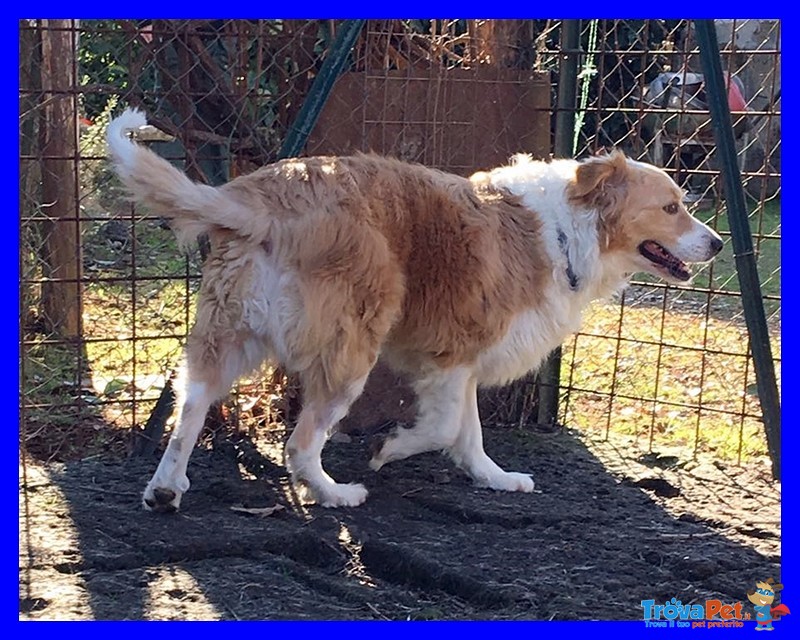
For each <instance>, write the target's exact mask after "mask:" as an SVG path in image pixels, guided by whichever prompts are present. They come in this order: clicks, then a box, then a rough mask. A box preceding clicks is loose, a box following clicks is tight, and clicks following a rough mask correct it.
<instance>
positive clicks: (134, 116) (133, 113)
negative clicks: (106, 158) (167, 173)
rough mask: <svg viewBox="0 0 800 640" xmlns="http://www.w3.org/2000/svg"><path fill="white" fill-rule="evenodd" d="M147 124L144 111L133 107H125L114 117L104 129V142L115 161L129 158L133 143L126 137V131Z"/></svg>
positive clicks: (124, 161) (124, 160)
mask: <svg viewBox="0 0 800 640" xmlns="http://www.w3.org/2000/svg"><path fill="white" fill-rule="evenodd" d="M146 124H147V118H146V117H145V115H144V112H142V111H139V110H138V109H134V108H130V107H129V108H127V109H125V111H123V112H122V113H121V114H120V115H119V116H117V117H116V118H114V119H113V120H112V121H111V122H110V123H109V125H108V129H107V130H106V142H107V143H108V147H109V149H110V150H111V155H112V156H113V157H114V159H115V160H116V161H117V162H122V163H123V164H124V163H126V161H128V160H130V159H131V156H132V154H131V151H132V150H133V148H134V143H133V142H132V141H131V140H130V139H129V138H128V137H127V135H126V133H127V132H128V131H131V130H133V129H139V128H140V127H144V126H145V125H146Z"/></svg>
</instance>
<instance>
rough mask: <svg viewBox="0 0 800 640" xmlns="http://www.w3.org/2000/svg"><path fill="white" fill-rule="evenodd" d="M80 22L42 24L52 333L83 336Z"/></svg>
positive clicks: (45, 310)
mask: <svg viewBox="0 0 800 640" xmlns="http://www.w3.org/2000/svg"><path fill="white" fill-rule="evenodd" d="M75 28H76V24H75V21H74V20H42V21H41V36H42V40H41V41H42V67H41V73H42V84H41V87H42V103H43V107H42V115H41V121H40V125H39V136H40V138H39V140H40V149H41V157H42V205H41V206H42V214H43V215H44V216H45V218H46V220H45V221H44V222H43V224H42V235H43V240H44V243H43V247H42V252H43V255H42V258H43V262H44V277H45V281H44V284H43V286H42V316H43V319H44V321H45V323H46V326H47V329H48V330H49V331H52V332H54V333H58V334H60V335H62V336H64V337H68V338H77V337H78V336H79V335H80V328H81V288H80V283H79V279H80V276H81V247H80V226H79V223H78V193H77V179H76V171H77V170H78V166H77V156H78V149H77V145H78V137H77V129H76V127H77V119H78V114H77V112H76V103H75V94H74V90H75V76H74V71H75V55H76V51H75V41H74V37H75V31H74V29H75Z"/></svg>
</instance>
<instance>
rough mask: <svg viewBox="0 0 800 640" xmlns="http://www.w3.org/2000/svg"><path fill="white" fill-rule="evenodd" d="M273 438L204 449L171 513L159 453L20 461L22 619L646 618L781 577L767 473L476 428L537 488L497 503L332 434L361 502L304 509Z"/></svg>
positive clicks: (559, 436) (561, 435)
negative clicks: (157, 497) (163, 505)
mask: <svg viewBox="0 0 800 640" xmlns="http://www.w3.org/2000/svg"><path fill="white" fill-rule="evenodd" d="M281 437H282V436H279V435H278V434H275V436H274V437H273V438H272V440H273V443H270V442H269V440H270V439H269V438H262V439H261V440H260V441H258V442H257V443H255V444H254V443H253V441H251V440H248V439H246V438H242V439H240V440H238V441H236V442H232V441H230V440H226V441H218V442H216V443H215V445H214V446H212V447H210V448H207V449H198V450H197V451H196V452H195V455H194V456H193V458H192V461H191V463H190V467H189V476H190V479H191V481H192V489H191V490H190V492H189V493H188V494H187V495H186V496H185V497H184V500H183V505H182V511H181V512H180V513H178V514H174V515H155V514H150V513H146V512H144V511H142V510H141V507H140V492H141V490H142V489H143V487H144V485H145V484H146V482H147V480H148V478H149V476H150V474H152V472H153V470H154V469H155V465H156V463H157V459H156V458H147V459H142V458H139V459H127V460H123V459H120V460H111V459H99V458H93V459H86V460H82V461H79V462H73V463H67V464H63V463H59V464H49V465H44V464H41V463H37V462H35V461H33V460H31V459H26V460H25V466H24V469H23V467H22V465H21V468H20V564H19V567H20V601H19V605H20V618H21V619H128V620H131V619H136V620H138V619H181V620H183V619H202V620H206V619H403V620H405V619H536V620H542V619H544V620H549V619H558V620H571V619H603V620H608V619H615V620H636V619H638V620H641V619H642V608H641V606H640V601H641V600H644V599H655V600H656V601H657V602H663V601H665V600H668V599H671V598H673V597H675V598H678V599H680V600H681V601H682V602H683V603H689V602H693V603H694V602H703V601H704V600H705V599H707V598H712V597H716V598H720V599H722V600H723V601H726V602H738V601H743V600H744V601H745V602H746V596H745V592H746V591H747V589H749V588H751V587H752V586H753V584H754V582H755V580H763V579H765V578H766V577H769V576H773V577H775V579H776V580H779V578H780V488H779V486H776V485H775V484H772V483H771V482H770V481H769V474H768V467H767V466H766V465H764V464H762V463H758V464H754V465H752V466H750V467H747V468H739V467H724V466H722V465H719V464H712V463H699V462H692V461H689V462H687V461H683V460H681V459H680V457H670V456H667V455H662V456H655V455H650V456H645V457H639V458H634V457H631V456H630V454H629V453H628V452H629V451H631V450H632V449H630V448H629V447H627V446H626V445H625V443H617V446H616V447H615V446H612V445H610V444H608V443H605V444H596V443H587V442H585V441H582V440H581V439H579V438H578V437H577V436H576V435H575V434H573V433H569V432H566V431H561V432H557V433H550V434H541V433H535V432H532V431H521V430H513V429H487V430H486V438H485V439H486V447H487V451H488V452H489V454H490V455H492V456H493V457H494V458H495V460H497V461H498V463H500V464H501V466H504V467H505V468H507V469H509V470H518V471H529V472H531V473H533V475H534V479H535V480H536V483H537V491H536V492H535V493H533V494H526V495H521V494H500V493H494V492H491V491H488V490H482V489H476V488H473V487H472V486H471V484H470V482H469V480H468V479H467V478H466V477H465V476H464V475H463V474H461V473H460V472H459V471H458V470H456V469H454V468H453V466H452V465H451V464H450V462H449V461H448V460H447V459H446V458H445V457H443V456H441V455H438V454H425V455H422V456H417V457H416V458H412V459H410V460H406V461H404V462H397V463H393V464H391V465H388V466H387V467H385V468H384V469H383V470H382V471H381V472H380V473H377V474H376V473H374V472H372V471H370V470H369V468H368V467H367V460H368V458H369V452H368V440H367V438H366V437H361V436H358V435H354V436H343V437H339V438H337V439H336V441H333V442H331V443H330V444H329V445H328V447H327V448H326V451H325V455H324V460H325V463H326V466H327V467H328V470H329V472H330V473H331V475H333V476H334V477H335V478H336V479H337V480H340V481H364V482H365V483H366V485H367V487H368V488H369V490H370V496H369V498H368V500H367V502H366V503H365V504H364V505H363V506H361V507H359V508H355V509H341V510H326V509H323V508H320V507H316V506H303V505H299V504H297V502H296V500H295V499H294V497H293V495H292V493H291V490H290V488H289V483H288V478H287V476H286V473H285V471H284V469H283V467H282V466H281V465H280V446H279V444H280V443H279V440H280V439H281ZM23 471H24V473H23ZM276 504H280V505H283V507H284V508H283V509H280V510H278V511H276V512H274V513H272V514H271V515H253V514H250V513H246V512H242V511H237V510H234V509H232V507H245V508H255V509H257V508H266V507H272V506H274V505H276ZM746 604H747V603H746ZM747 606H749V604H747Z"/></svg>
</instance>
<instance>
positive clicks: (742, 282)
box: [695, 20, 781, 479]
mask: <svg viewBox="0 0 800 640" xmlns="http://www.w3.org/2000/svg"><path fill="white" fill-rule="evenodd" d="M695 26H696V27H697V42H698V44H699V45H700V63H701V65H702V67H703V75H704V78H705V85H706V95H707V96H708V106H709V110H710V111H711V119H712V122H713V123H714V127H713V128H714V140H715V142H716V144H717V155H718V157H719V159H720V164H721V165H722V175H723V177H724V179H725V200H726V209H727V214H728V220H729V221H730V228H731V240H732V242H733V255H734V258H735V260H736V274H737V275H738V277H739V287H740V289H741V291H742V305H743V307H744V318H745V322H746V323H747V331H748V333H749V335H750V351H751V353H752V354H753V363H754V366H755V371H756V386H757V387H758V398H759V400H760V402H761V413H762V416H763V421H764V428H765V431H766V435H767V446H768V448H769V453H770V457H771V458H772V475H773V477H774V478H776V479H777V478H780V474H781V404H780V397H779V395H778V384H777V381H776V378H775V366H774V363H773V360H772V348H771V346H770V342H769V330H768V328H767V318H766V314H765V313H764V302H763V298H762V296H761V284H760V282H759V279H758V270H757V269H756V258H755V253H754V251H753V238H752V235H751V233H750V224H749V221H748V219H747V210H746V208H745V198H744V189H743V188H742V176H741V173H740V172H739V165H738V163H737V160H736V145H735V142H734V137H733V126H732V124H731V113H730V109H729V107H728V100H727V96H728V91H727V87H726V86H725V81H724V79H723V76H722V64H721V62H720V56H719V43H718V41H717V32H716V28H715V26H714V21H713V20H695Z"/></svg>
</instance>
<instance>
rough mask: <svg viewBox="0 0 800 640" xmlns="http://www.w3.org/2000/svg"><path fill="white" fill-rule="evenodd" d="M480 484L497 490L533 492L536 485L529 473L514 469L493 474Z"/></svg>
mask: <svg viewBox="0 0 800 640" xmlns="http://www.w3.org/2000/svg"><path fill="white" fill-rule="evenodd" d="M480 485H481V486H484V487H488V488H489V489H494V490H495V491H521V492H522V493H532V492H533V487H534V484H533V478H531V476H529V475H528V474H527V473H515V472H512V471H504V472H503V473H502V474H497V475H493V476H492V477H490V478H489V479H488V480H486V481H484V482H481V483H480Z"/></svg>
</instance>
